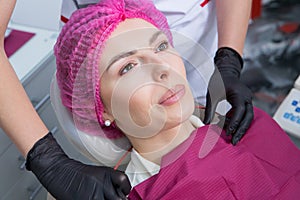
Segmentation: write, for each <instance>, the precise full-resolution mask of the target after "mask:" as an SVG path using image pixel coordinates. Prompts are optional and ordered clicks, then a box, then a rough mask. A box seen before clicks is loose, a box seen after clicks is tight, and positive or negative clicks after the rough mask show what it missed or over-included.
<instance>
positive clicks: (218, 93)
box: [204, 47, 254, 145]
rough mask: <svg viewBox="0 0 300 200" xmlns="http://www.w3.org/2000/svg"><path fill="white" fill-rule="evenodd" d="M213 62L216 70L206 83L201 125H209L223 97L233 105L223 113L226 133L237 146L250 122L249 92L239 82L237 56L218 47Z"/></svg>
mask: <svg viewBox="0 0 300 200" xmlns="http://www.w3.org/2000/svg"><path fill="white" fill-rule="evenodd" d="M214 62H215V65H216V69H215V71H214V73H213V75H212V77H211V78H210V81H209V84H208V92H207V95H206V110H205V117H204V123H205V124H209V123H210V122H211V120H212V118H213V116H214V113H215V111H216V107H217V104H218V103H219V102H220V101H221V100H224V99H225V98H226V99H227V101H228V102H229V103H230V104H231V106H232V108H231V109H230V111H229V112H228V113H227V114H226V118H227V122H228V123H226V124H225V125H226V126H225V127H226V134H227V135H230V134H231V135H232V139H231V143H232V144H233V145H236V144H237V142H238V141H239V140H240V139H241V138H242V137H243V135H244V134H245V132H246V130H247V129H248V128H249V126H250V124H251V122H252V119H253V115H254V114H253V106H252V92H251V91H250V89H249V88H248V87H247V86H245V85H244V84H243V83H241V81H240V79H239V78H240V72H241V70H242V67H243V60H242V58H241V56H240V55H239V53H237V52H236V51H235V50H233V49H231V48H228V47H222V48H219V49H218V51H217V52H216V55H215V57H214ZM222 80H223V81H222Z"/></svg>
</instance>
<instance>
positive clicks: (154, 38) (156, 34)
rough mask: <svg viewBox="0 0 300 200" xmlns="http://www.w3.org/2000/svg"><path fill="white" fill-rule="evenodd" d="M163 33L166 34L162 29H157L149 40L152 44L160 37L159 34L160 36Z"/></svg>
mask: <svg viewBox="0 0 300 200" xmlns="http://www.w3.org/2000/svg"><path fill="white" fill-rule="evenodd" d="M161 34H164V33H163V32H162V31H157V32H156V33H154V34H153V35H152V36H151V38H150V40H149V44H150V45H151V44H152V43H153V42H155V40H156V39H157V38H158V36H160V35H161Z"/></svg>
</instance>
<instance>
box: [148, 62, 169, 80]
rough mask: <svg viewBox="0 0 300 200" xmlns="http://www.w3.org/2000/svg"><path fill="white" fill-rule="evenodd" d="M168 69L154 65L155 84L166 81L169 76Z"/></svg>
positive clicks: (165, 66) (162, 65) (167, 67)
mask: <svg viewBox="0 0 300 200" xmlns="http://www.w3.org/2000/svg"><path fill="white" fill-rule="evenodd" d="M169 69H170V67H169V66H167V65H164V64H155V66H154V67H153V72H152V74H153V79H154V80H155V81H157V82H162V81H167V80H168V78H169V75H170V71H169Z"/></svg>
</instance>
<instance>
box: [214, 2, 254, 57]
mask: <svg viewBox="0 0 300 200" xmlns="http://www.w3.org/2000/svg"><path fill="white" fill-rule="evenodd" d="M251 5H252V0H216V9H217V20H218V35H219V36H218V48H220V47H231V48H233V49H235V50H236V51H237V52H238V53H239V54H240V55H242V53H243V48H244V42H245V38H246V33H247V30H248V23H249V19H250V13H251Z"/></svg>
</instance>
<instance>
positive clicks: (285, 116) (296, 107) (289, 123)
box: [273, 75, 300, 139]
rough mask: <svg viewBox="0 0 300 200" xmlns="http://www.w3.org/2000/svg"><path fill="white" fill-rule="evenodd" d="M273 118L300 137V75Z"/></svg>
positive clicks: (291, 133) (292, 133) (287, 130)
mask: <svg viewBox="0 0 300 200" xmlns="http://www.w3.org/2000/svg"><path fill="white" fill-rule="evenodd" d="M273 118H274V119H275V121H277V123H278V124H279V125H280V126H281V127H282V128H283V129H284V130H285V131H286V132H288V133H289V134H290V135H292V136H294V137H297V138H299V139H300V75H299V76H298V78H297V80H296V81H295V83H294V88H292V89H291V90H290V92H289V94H288V95H287V97H286V98H285V99H284V101H283V102H282V104H281V105H280V106H279V108H278V109H277V111H276V113H275V115H274V117H273Z"/></svg>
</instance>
